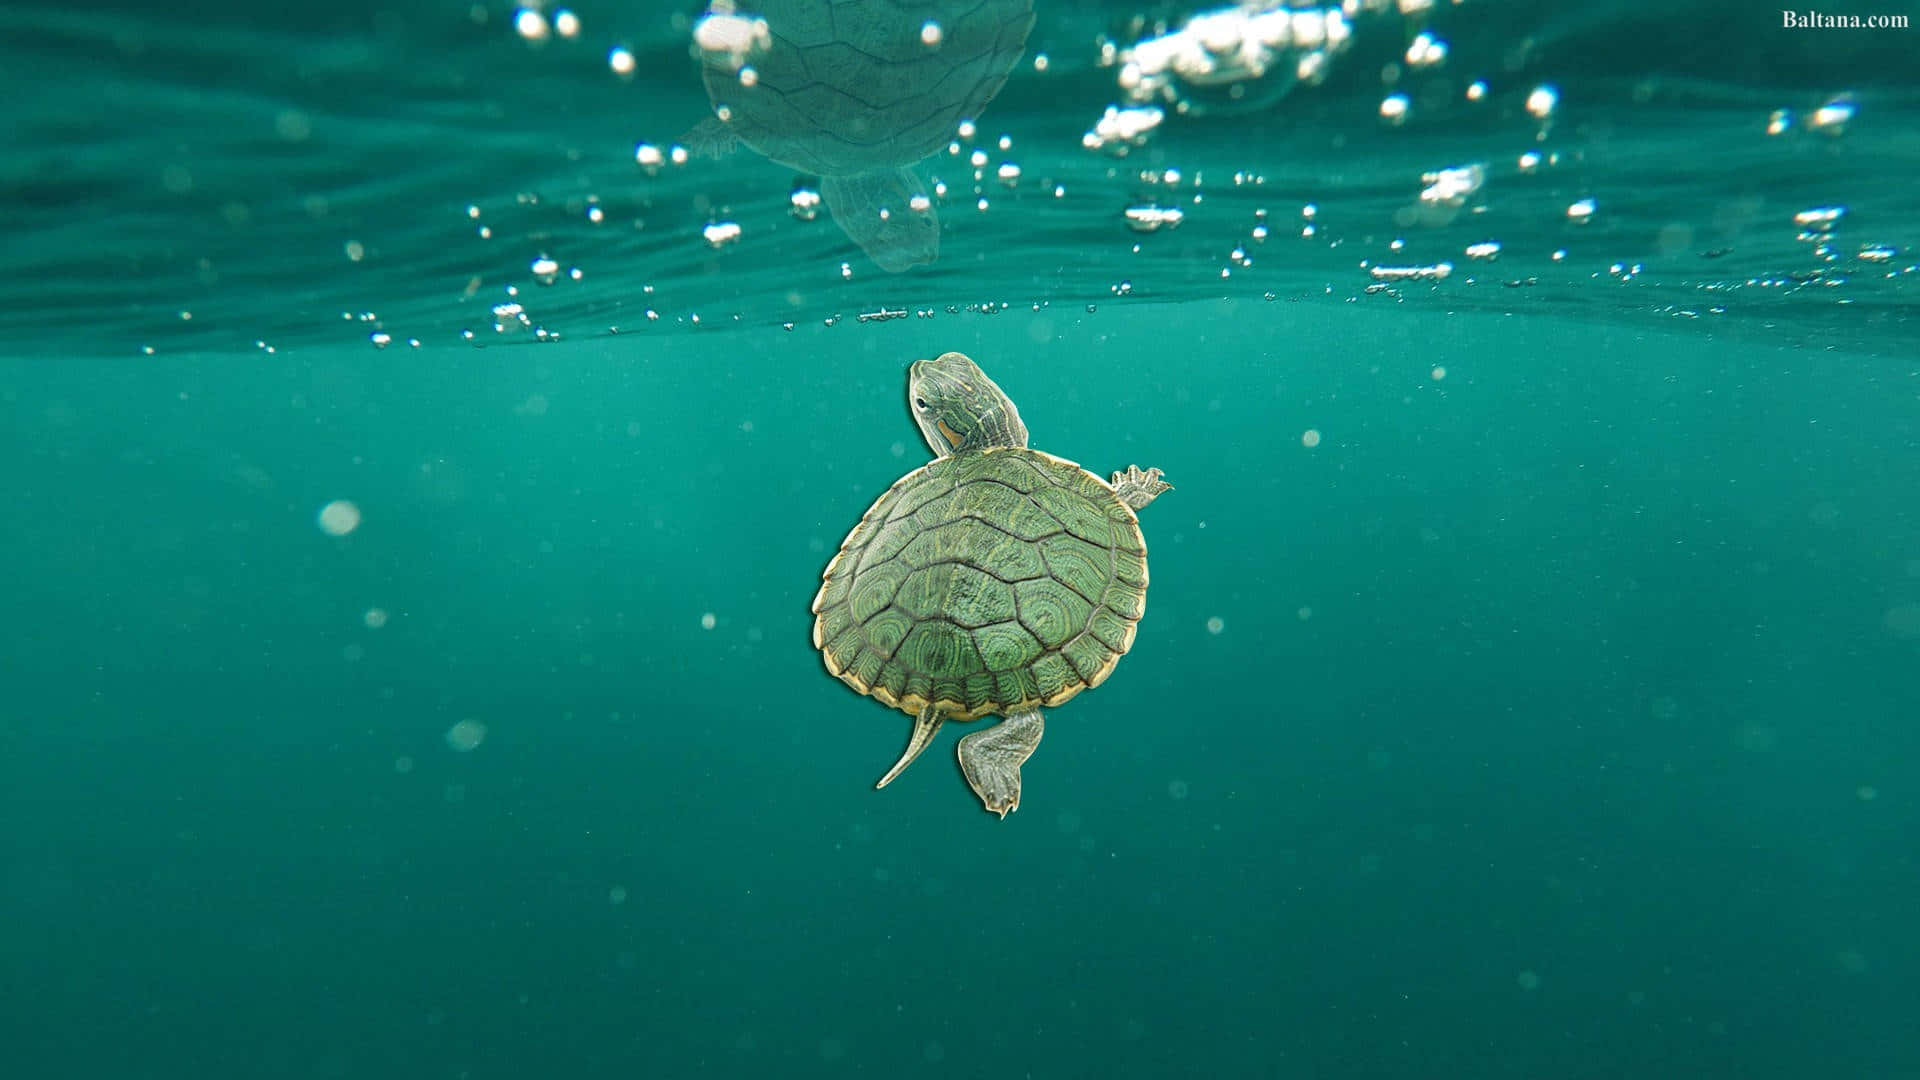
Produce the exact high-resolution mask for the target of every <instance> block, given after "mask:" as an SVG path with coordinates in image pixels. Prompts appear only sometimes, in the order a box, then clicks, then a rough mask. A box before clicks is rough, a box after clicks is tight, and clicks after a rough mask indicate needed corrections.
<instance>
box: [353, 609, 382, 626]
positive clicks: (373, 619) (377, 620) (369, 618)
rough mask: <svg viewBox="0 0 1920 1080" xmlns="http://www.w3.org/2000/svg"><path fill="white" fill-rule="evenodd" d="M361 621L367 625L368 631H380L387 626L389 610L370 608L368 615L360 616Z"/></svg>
mask: <svg viewBox="0 0 1920 1080" xmlns="http://www.w3.org/2000/svg"><path fill="white" fill-rule="evenodd" d="M360 621H361V622H364V623H366V624H367V629H369V630H378V629H380V628H381V627H383V626H385V625H387V609H386V608H368V609H367V613H366V614H365V615H362V616H360Z"/></svg>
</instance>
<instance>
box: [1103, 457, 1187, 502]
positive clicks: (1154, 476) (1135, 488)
mask: <svg viewBox="0 0 1920 1080" xmlns="http://www.w3.org/2000/svg"><path fill="white" fill-rule="evenodd" d="M1112 484H1113V493H1114V494H1115V495H1118V496H1120V501H1121V502H1123V503H1126V504H1127V506H1128V507H1129V508H1131V509H1134V510H1138V509H1140V508H1141V507H1143V506H1145V505H1147V504H1148V503H1150V502H1152V501H1153V500H1154V499H1155V498H1156V497H1158V496H1159V494H1160V493H1161V492H1163V491H1172V490H1173V485H1172V484H1169V483H1167V482H1166V481H1164V480H1162V479H1160V470H1159V469H1148V470H1147V471H1146V472H1141V471H1140V466H1138V465H1129V466H1127V471H1126V472H1123V473H1122V472H1117V473H1114V474H1113V481H1112Z"/></svg>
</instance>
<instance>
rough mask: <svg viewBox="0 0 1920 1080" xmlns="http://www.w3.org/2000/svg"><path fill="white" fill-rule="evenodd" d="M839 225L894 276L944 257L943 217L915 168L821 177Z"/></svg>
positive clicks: (829, 209)
mask: <svg viewBox="0 0 1920 1080" xmlns="http://www.w3.org/2000/svg"><path fill="white" fill-rule="evenodd" d="M820 198H821V199H822V200H823V201H825V202H826V204H827V213H829V214H832V215H833V220H834V224H836V225H839V226H840V230H841V231H842V232H844V233H846V234H847V237H848V238H849V239H851V240H852V241H853V242H854V243H856V244H859V245H860V250H862V251H864V252H866V253H867V257H868V258H870V259H872V260H873V261H874V262H875V263H876V264H878V265H879V267H880V269H882V270H885V271H886V272H888V273H890V274H898V273H901V272H903V271H906V270H910V269H912V268H913V267H916V266H925V265H927V264H928V263H931V262H932V261H933V260H934V259H936V258H938V257H939V256H940V219H939V218H938V217H936V216H935V215H934V212H933V203H932V202H931V201H930V200H928V199H927V188H926V185H925V184H924V183H922V182H921V180H920V174H918V173H916V172H914V171H913V168H912V167H911V166H908V167H906V168H900V169H878V170H875V171H873V172H865V173H857V174H855V175H853V176H823V177H821V178H820Z"/></svg>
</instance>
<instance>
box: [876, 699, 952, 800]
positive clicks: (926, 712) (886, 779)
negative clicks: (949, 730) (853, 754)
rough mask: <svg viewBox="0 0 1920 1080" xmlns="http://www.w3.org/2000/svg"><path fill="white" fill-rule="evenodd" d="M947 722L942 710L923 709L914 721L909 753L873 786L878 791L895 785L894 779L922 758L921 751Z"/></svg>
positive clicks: (902, 755)
mask: <svg viewBox="0 0 1920 1080" xmlns="http://www.w3.org/2000/svg"><path fill="white" fill-rule="evenodd" d="M945 720H946V717H944V716H941V715H940V710H939V709H938V708H935V707H934V706H932V705H929V706H927V707H926V708H924V709H921V710H920V715H919V716H918V717H915V718H914V721H913V735H912V736H911V737H909V738H908V739H907V752H906V753H904V754H901V755H900V760H899V761H896V762H894V763H893V768H891V769H888V770H887V775H885V776H883V777H881V778H880V782H879V783H877V784H875V785H873V786H874V787H875V788H876V789H877V788H883V787H886V786H887V785H888V784H891V783H893V778H894V777H896V776H899V775H900V774H901V773H902V772H905V771H906V768H907V766H909V765H911V764H913V759H914V758H917V757H919V756H920V751H922V750H925V749H926V748H927V744H928V743H930V742H932V741H933V733H934V732H936V731H939V730H940V725H941V723H942V722H943V721H945Z"/></svg>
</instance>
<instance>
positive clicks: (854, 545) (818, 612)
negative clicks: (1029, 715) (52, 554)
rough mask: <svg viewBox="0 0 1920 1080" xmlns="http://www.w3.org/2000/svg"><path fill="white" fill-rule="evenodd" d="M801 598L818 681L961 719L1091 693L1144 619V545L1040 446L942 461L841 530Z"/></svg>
mask: <svg viewBox="0 0 1920 1080" xmlns="http://www.w3.org/2000/svg"><path fill="white" fill-rule="evenodd" d="M824 577H825V580H824V582H823V583H822V585H821V586H820V592H819V594H818V595H817V596H815V597H814V600H813V611H814V614H815V616H816V618H815V620H814V624H813V643H814V644H815V645H817V646H819V648H820V650H821V652H822V653H823V654H825V656H826V662H827V670H828V671H830V672H832V673H833V674H834V675H836V676H838V677H839V678H840V679H841V681H843V682H845V683H846V684H847V685H849V686H851V687H853V688H854V689H855V690H858V691H860V692H861V693H863V694H871V695H873V696H874V697H876V698H878V699H880V700H881V701H882V702H884V703H885V704H888V705H892V706H895V707H897V708H899V709H901V710H904V711H905V712H907V713H910V714H915V715H918V713H919V712H920V710H921V709H922V708H923V707H925V706H926V705H928V704H933V705H936V706H938V707H939V708H940V709H941V711H942V712H944V713H946V714H947V715H948V717H949V718H950V719H956V720H971V719H974V718H975V717H979V716H984V715H986V714H988V713H999V714H1002V715H1004V714H1007V713H1010V712H1013V711H1016V710H1018V709H1022V708H1029V707H1034V706H1044V705H1058V704H1060V703H1061V702H1063V701H1065V700H1067V699H1068V698H1070V697H1072V696H1073V695H1075V694H1077V693H1079V692H1080V691H1082V690H1085V689H1087V688H1088V687H1091V686H1099V685H1100V684H1101V683H1102V682H1103V681H1105V680H1106V677H1107V676H1108V675H1109V674H1110V673H1111V672H1112V671H1113V667H1114V665H1115V664H1116V663H1118V662H1119V660H1120V656H1121V654H1122V653H1125V652H1126V651H1127V647H1128V646H1129V645H1132V644H1133V633H1134V628H1135V624H1137V623H1138V622H1139V621H1140V616H1141V614H1142V613H1143V612H1144V611H1145V610H1146V595H1147V547H1146V541H1145V540H1143V539H1142V538H1141V536H1140V525H1139V522H1138V520H1137V519H1136V518H1135V517H1134V515H1133V511H1132V510H1131V509H1130V508H1129V507H1128V506H1127V505H1126V504H1125V503H1123V502H1121V501H1120V498H1119V496H1117V495H1115V494H1114V493H1113V489H1112V488H1110V487H1108V486H1107V485H1106V484H1105V483H1102V482H1101V480H1100V478H1099V477H1096V476H1094V475H1093V474H1092V473H1089V472H1087V471H1086V470H1085V469H1082V468H1081V467H1080V466H1078V465H1075V464H1074V463H1073V462H1071V461H1064V460H1062V459H1060V458H1057V457H1054V456H1052V455H1050V454H1043V453H1041V452H1040V451H1038V450H1028V449H1025V448H1013V447H1006V448H994V449H989V450H973V451H967V452H964V453H959V454H953V455H949V456H946V457H941V458H939V459H937V460H935V461H933V462H932V463H931V464H929V465H927V466H926V467H925V468H921V469H917V470H915V471H913V472H910V473H908V474H907V475H906V476H903V477H901V478H900V479H899V480H898V481H897V482H896V483H895V484H894V485H893V487H891V488H889V489H888V490H887V493H886V494H885V495H882V496H880V499H879V501H878V502H876V503H874V504H873V508H872V509H870V510H868V511H867V513H866V516H865V517H863V518H861V519H860V524H858V525H856V526H854V529H853V531H852V532H851V533H848V534H847V539H846V541H845V542H844V543H842V544H841V545H840V553H839V554H838V555H836V556H834V559H833V562H832V563H830V564H828V566H827V570H826V574H825V575H824Z"/></svg>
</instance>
